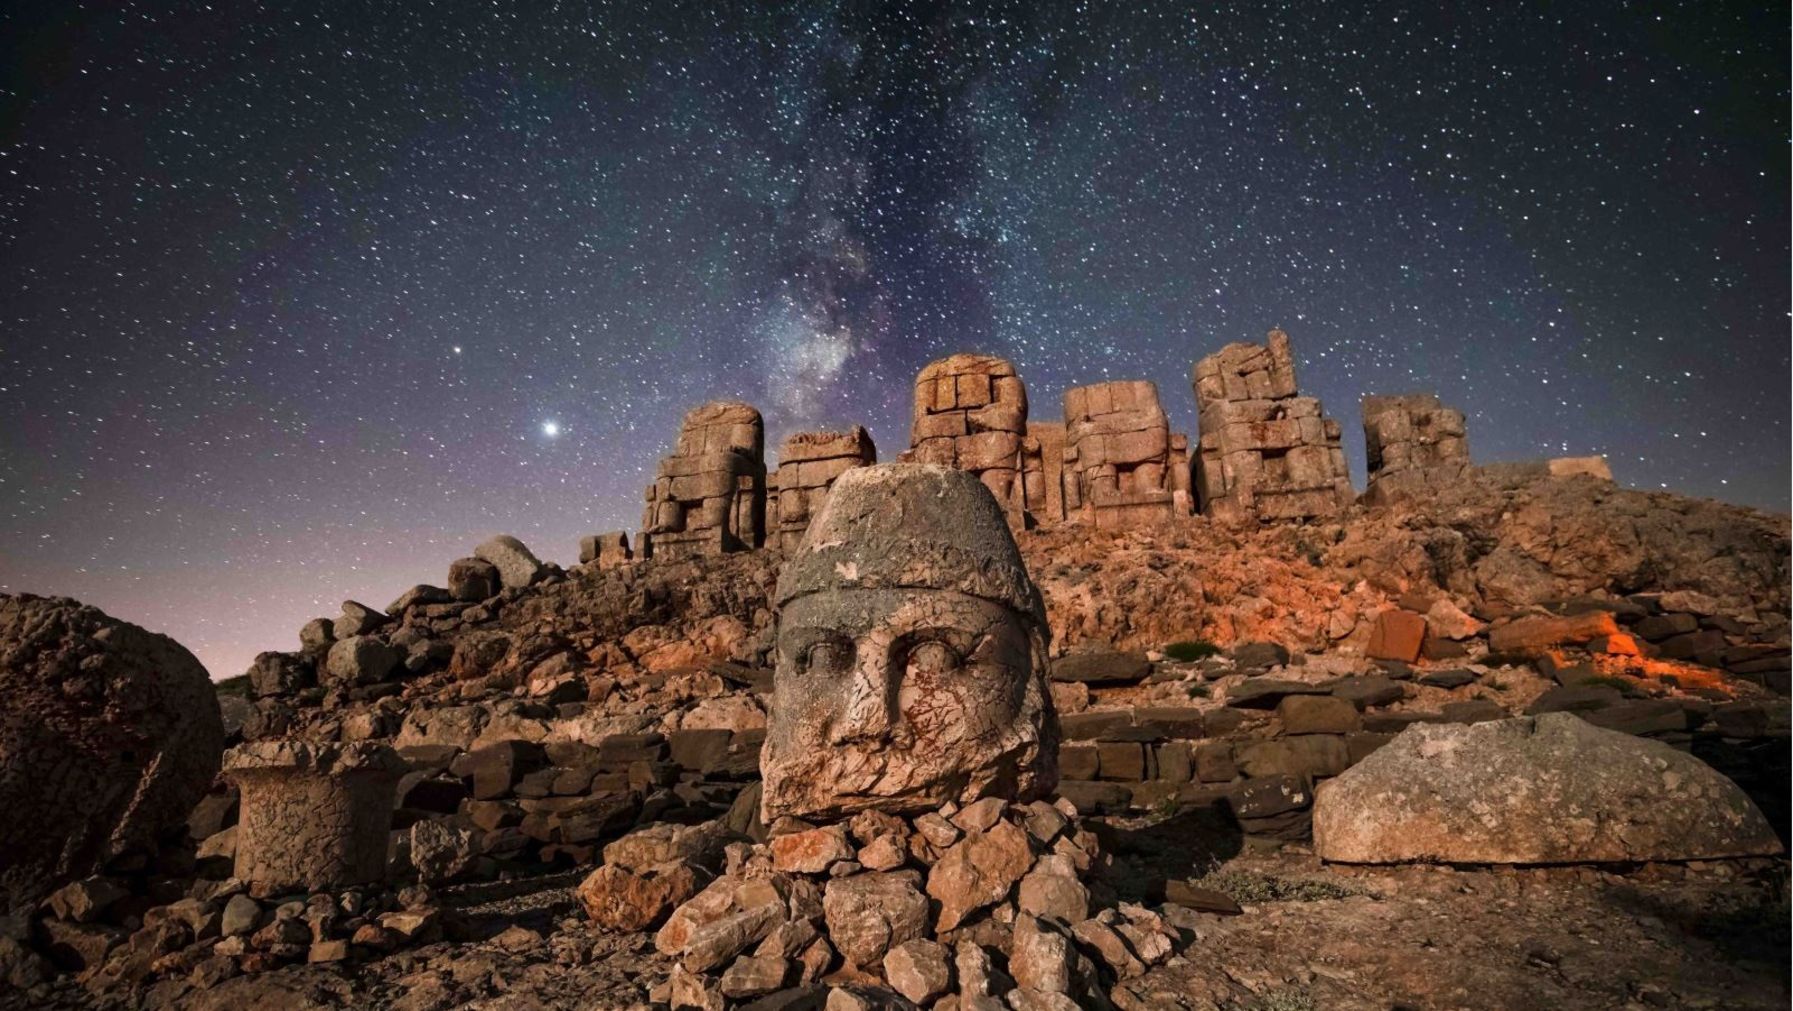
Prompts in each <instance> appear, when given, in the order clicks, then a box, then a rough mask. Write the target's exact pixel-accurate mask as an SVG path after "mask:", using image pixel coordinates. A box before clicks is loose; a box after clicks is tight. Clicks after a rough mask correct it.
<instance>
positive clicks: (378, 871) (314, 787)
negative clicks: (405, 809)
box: [224, 740, 408, 896]
mask: <svg viewBox="0 0 1793 1011" xmlns="http://www.w3.org/2000/svg"><path fill="white" fill-rule="evenodd" d="M407 768H408V766H407V765H406V764H405V761H404V760H403V759H402V758H400V757H399V755H398V753H397V752H395V751H393V750H392V749H391V748H388V747H386V746H384V745H379V744H369V743H361V744H309V743H305V742H301V741H277V740H271V741H257V742H252V743H249V744H243V745H238V746H237V747H235V748H233V749H231V750H230V751H229V752H228V753H227V754H226V755H225V759H224V774H225V775H226V776H227V777H228V778H229V779H230V780H231V781H232V782H233V783H235V784H236V786H237V788H238V789H239V791H240V793H241V797H242V800H241V802H240V804H241V806H240V813H239V815H238V821H237V834H236V869H235V873H234V876H235V877H236V878H237V879H238V880H239V881H243V882H245V883H247V884H248V885H249V887H250V890H251V891H252V892H253V893H254V894H256V895H260V896H269V895H280V894H285V893H290V892H297V891H319V890H327V889H340V888H344V887H347V886H349V885H363V884H371V883H377V882H381V881H384V880H385V878H386V845H387V843H386V837H387V833H388V832H389V831H390V830H391V828H392V810H393V793H394V790H395V788H396V787H397V785H398V780H399V777H400V776H401V775H403V774H404V772H405V771H406V770H407Z"/></svg>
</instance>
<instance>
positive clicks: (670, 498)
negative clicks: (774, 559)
mask: <svg viewBox="0 0 1793 1011" xmlns="http://www.w3.org/2000/svg"><path fill="white" fill-rule="evenodd" d="M765 443H766V435H765V423H764V422H763V421H762V420H761V419H760V412H759V411H758V410H756V409H755V408H754V407H753V406H752V405H751V404H743V403H740V402H739V401H733V400H718V401H715V402H712V403H708V404H704V405H703V406H701V407H697V408H694V409H693V410H691V411H690V413H688V414H686V415H685V421H684V424H683V425H682V426H681V427H680V429H679V440H678V444H677V446H675V447H674V449H673V452H672V455H671V456H668V457H666V458H665V459H663V460H661V461H660V470H659V473H658V474H657V475H656V476H655V478H654V483H653V484H651V485H649V486H648V489H647V507H646V508H645V509H644V510H643V512H642V517H641V538H640V545H639V546H640V548H641V552H642V557H644V558H689V557H692V556H695V555H718V554H722V553H724V552H728V551H751V550H753V549H754V548H757V547H759V546H760V545H761V544H762V543H763V542H764V541H765V536H766V455H765V448H766V447H765Z"/></svg>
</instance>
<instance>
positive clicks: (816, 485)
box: [766, 425, 878, 553]
mask: <svg viewBox="0 0 1793 1011" xmlns="http://www.w3.org/2000/svg"><path fill="white" fill-rule="evenodd" d="M877 462H878V448H877V447H876V446H875V445H873V444H872V437H871V434H870V433H868V432H867V431H866V430H865V429H864V428H863V427H861V426H859V425H854V426H853V427H852V428H850V429H848V430H846V431H844V432H796V433H793V434H792V435H790V436H789V437H788V438H786V439H785V440H784V445H783V446H782V447H781V448H780V449H779V451H778V470H777V471H775V472H774V473H773V475H772V478H771V488H770V490H769V491H768V492H767V499H766V521H767V525H768V526H770V527H771V534H770V535H769V536H768V537H767V539H766V540H767V544H768V545H770V546H772V547H775V548H778V549H779V550H782V551H785V552H787V553H788V552H793V551H796V550H797V545H798V544H800V543H802V541H803V534H804V532H805V531H807V530H808V529H809V521H810V520H811V519H812V518H814V517H815V515H816V514H817V513H819V512H821V511H822V503H823V502H825V501H827V499H828V489H829V488H831V487H833V486H834V481H835V479H836V478H838V477H840V476H841V475H842V474H845V473H846V472H847V471H849V470H852V469H853V468H855V467H867V466H870V465H872V464H874V463H877Z"/></svg>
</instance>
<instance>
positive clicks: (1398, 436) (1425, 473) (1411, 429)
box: [1363, 393, 1469, 502]
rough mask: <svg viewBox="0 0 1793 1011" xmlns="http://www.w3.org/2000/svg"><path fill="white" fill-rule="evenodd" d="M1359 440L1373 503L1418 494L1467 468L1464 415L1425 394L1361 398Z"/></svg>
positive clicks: (1367, 492) (1368, 496) (1467, 441)
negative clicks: (1360, 434) (1364, 458)
mask: <svg viewBox="0 0 1793 1011" xmlns="http://www.w3.org/2000/svg"><path fill="white" fill-rule="evenodd" d="M1363 442H1364V449H1365V452H1366V454H1367V457H1368V461H1369V472H1370V486H1369V490H1368V491H1366V492H1365V493H1364V496H1365V498H1366V499H1368V500H1369V501H1372V502H1387V501H1392V500H1393V499H1396V498H1399V497H1402V496H1406V495H1412V494H1416V493H1417V494H1423V493H1426V492H1429V491H1432V490H1434V489H1437V488H1440V487H1443V486H1444V485H1446V484H1448V483H1449V482H1451V481H1455V480H1457V479H1458V478H1459V477H1460V476H1462V473H1463V468H1465V467H1467V466H1468V465H1469V440H1468V438H1467V436H1466V434H1465V429H1464V423H1463V412H1462V411H1459V410H1455V409H1453V408H1449V407H1445V406H1444V405H1443V404H1440V403H1439V402H1438V398H1437V397H1435V396H1433V395H1432V394H1429V393H1411V394H1407V395H1405V396H1366V397H1364V398H1363Z"/></svg>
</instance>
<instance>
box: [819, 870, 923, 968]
mask: <svg viewBox="0 0 1793 1011" xmlns="http://www.w3.org/2000/svg"><path fill="white" fill-rule="evenodd" d="M822 911H823V915H824V917H825V918H826V920H827V924H828V936H829V938H831V939H832V940H833V942H834V946H835V947H836V948H839V949H840V953H841V954H842V955H844V956H846V957H847V959H848V961H850V962H852V963H853V964H855V965H861V966H874V965H880V964H882V962H883V959H884V953H885V952H887V951H889V950H890V949H892V948H894V947H896V946H898V945H900V944H903V943H904V942H906V941H912V940H914V939H916V938H918V937H921V936H922V935H923V934H924V933H925V932H926V931H927V927H928V900H927V897H926V896H924V895H922V893H921V891H920V890H919V889H917V888H916V887H915V874H914V873H913V872H902V871H894V872H891V873H887V874H855V875H853V876H852V877H847V878H837V879H835V880H833V881H830V882H828V887H827V889H826V890H825V891H824V892H823V893H822Z"/></svg>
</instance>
